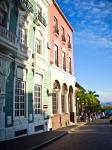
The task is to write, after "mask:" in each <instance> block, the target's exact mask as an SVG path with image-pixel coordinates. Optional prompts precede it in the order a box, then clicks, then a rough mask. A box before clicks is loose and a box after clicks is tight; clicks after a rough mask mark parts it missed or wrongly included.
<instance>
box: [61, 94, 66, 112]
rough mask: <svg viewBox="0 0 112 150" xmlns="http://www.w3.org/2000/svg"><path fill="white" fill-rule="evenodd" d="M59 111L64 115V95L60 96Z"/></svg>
mask: <svg viewBox="0 0 112 150" xmlns="http://www.w3.org/2000/svg"><path fill="white" fill-rule="evenodd" d="M61 111H62V113H65V95H63V94H62V95H61Z"/></svg>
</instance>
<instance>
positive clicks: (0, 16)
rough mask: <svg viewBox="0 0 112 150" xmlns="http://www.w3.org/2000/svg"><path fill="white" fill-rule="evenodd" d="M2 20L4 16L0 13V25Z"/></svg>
mask: <svg viewBox="0 0 112 150" xmlns="http://www.w3.org/2000/svg"><path fill="white" fill-rule="evenodd" d="M3 19H4V16H3V14H2V12H0V25H3Z"/></svg>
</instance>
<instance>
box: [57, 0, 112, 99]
mask: <svg viewBox="0 0 112 150" xmlns="http://www.w3.org/2000/svg"><path fill="white" fill-rule="evenodd" d="M57 2H58V4H59V6H60V7H61V9H62V11H63V12H64V14H65V16H66V17H67V19H68V20H69V22H70V24H71V25H72V27H73V28H74V30H75V31H74V33H73V45H74V58H75V74H76V80H77V81H78V83H79V84H80V85H82V86H83V87H84V88H85V89H86V90H92V91H94V90H95V91H96V93H98V94H99V95H100V100H101V101H112V0H57Z"/></svg>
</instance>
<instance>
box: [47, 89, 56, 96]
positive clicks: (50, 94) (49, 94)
mask: <svg viewBox="0 0 112 150" xmlns="http://www.w3.org/2000/svg"><path fill="white" fill-rule="evenodd" d="M54 93H55V92H54ZM54 93H50V92H49V90H48V89H47V95H48V96H52V95H53V94H54Z"/></svg>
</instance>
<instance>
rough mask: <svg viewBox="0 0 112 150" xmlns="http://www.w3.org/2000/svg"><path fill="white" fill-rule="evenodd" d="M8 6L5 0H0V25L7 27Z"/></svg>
mask: <svg viewBox="0 0 112 150" xmlns="http://www.w3.org/2000/svg"><path fill="white" fill-rule="evenodd" d="M8 9H9V8H8V7H7V4H6V2H5V1H1V2H0V25H2V26H4V27H7V19H8Z"/></svg>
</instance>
